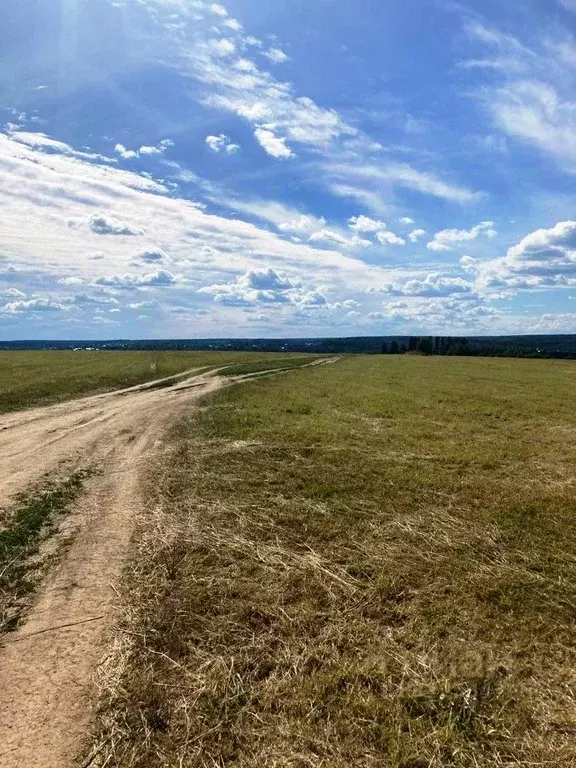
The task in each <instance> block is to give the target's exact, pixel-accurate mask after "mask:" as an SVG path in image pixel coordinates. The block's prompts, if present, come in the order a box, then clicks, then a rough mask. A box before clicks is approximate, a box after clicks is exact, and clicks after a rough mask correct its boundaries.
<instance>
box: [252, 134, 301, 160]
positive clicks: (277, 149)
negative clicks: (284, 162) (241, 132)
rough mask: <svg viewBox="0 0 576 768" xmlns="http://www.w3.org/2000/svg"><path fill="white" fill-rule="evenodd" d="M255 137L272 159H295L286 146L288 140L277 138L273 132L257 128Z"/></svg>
mask: <svg viewBox="0 0 576 768" xmlns="http://www.w3.org/2000/svg"><path fill="white" fill-rule="evenodd" d="M254 136H255V137H256V140H257V141H258V143H259V144H260V146H261V147H262V148H263V149H264V151H265V152H267V153H268V154H269V155H271V156H272V157H277V158H283V159H285V158H288V157H293V155H294V153H293V152H292V150H291V149H290V148H289V147H287V146H286V139H283V138H280V137H279V136H275V135H274V133H273V132H272V131H268V130H265V129H264V128H256V130H255V131H254Z"/></svg>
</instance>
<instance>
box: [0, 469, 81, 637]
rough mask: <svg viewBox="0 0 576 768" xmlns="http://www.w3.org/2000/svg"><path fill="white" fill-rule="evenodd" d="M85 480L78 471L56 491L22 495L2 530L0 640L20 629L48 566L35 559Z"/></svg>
mask: <svg viewBox="0 0 576 768" xmlns="http://www.w3.org/2000/svg"><path fill="white" fill-rule="evenodd" d="M86 477H87V472H85V471H78V472H75V473H74V474H73V475H71V476H70V477H69V478H68V479H67V480H65V481H63V482H61V483H60V484H58V485H57V486H56V487H54V488H51V489H49V490H43V491H39V492H37V493H33V494H31V495H28V496H21V497H20V498H19V499H17V502H16V509H15V510H14V511H12V513H11V515H10V518H9V521H8V524H7V525H6V527H5V528H3V529H2V530H0V637H1V635H2V633H4V632H9V631H11V630H14V629H16V628H17V627H18V626H19V624H20V620H21V618H22V614H23V612H24V609H25V607H26V602H27V599H28V598H29V596H30V594H31V593H32V592H33V590H34V588H35V587H36V585H37V583H38V579H39V578H40V576H41V575H42V573H43V571H44V566H45V565H46V564H45V563H44V562H42V561H41V560H34V556H35V555H37V554H38V551H39V547H40V544H41V543H42V542H43V541H45V540H46V539H47V538H48V537H49V536H50V535H51V534H52V533H54V532H55V531H56V530H57V528H58V524H59V521H60V519H61V517H62V516H63V515H64V514H65V513H66V512H67V511H68V509H69V507H70V505H71V504H72V502H73V501H74V500H75V499H76V497H77V496H78V494H79V493H80V491H81V489H82V486H83V483H84V481H85V479H86Z"/></svg>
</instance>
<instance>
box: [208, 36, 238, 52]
mask: <svg viewBox="0 0 576 768" xmlns="http://www.w3.org/2000/svg"><path fill="white" fill-rule="evenodd" d="M208 46H209V47H210V49H211V50H212V52H213V53H214V54H216V55H217V56H231V55H232V54H233V53H235V52H236V46H235V45H234V43H233V42H232V40H228V38H226V37H223V38H222V39H221V40H210V41H209V42H208Z"/></svg>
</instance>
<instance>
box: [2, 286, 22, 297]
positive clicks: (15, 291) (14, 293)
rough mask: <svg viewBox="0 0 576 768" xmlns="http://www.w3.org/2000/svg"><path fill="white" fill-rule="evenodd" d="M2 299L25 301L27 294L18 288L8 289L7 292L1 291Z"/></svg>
mask: <svg viewBox="0 0 576 768" xmlns="http://www.w3.org/2000/svg"><path fill="white" fill-rule="evenodd" d="M0 297H2V298H3V299H25V298H26V294H25V293H23V292H22V291H19V290H18V288H6V289H5V290H0Z"/></svg>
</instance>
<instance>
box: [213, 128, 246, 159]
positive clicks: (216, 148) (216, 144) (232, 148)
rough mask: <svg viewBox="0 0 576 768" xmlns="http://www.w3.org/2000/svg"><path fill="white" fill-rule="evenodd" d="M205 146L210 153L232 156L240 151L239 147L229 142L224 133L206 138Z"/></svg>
mask: <svg viewBox="0 0 576 768" xmlns="http://www.w3.org/2000/svg"><path fill="white" fill-rule="evenodd" d="M206 145H207V147H208V148H209V149H211V150H212V152H216V153H217V152H226V153H227V154H229V155H233V154H234V153H235V152H238V150H239V149H240V145H239V144H234V142H232V141H230V139H229V137H228V136H226V134H225V133H221V134H220V135H219V136H206Z"/></svg>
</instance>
